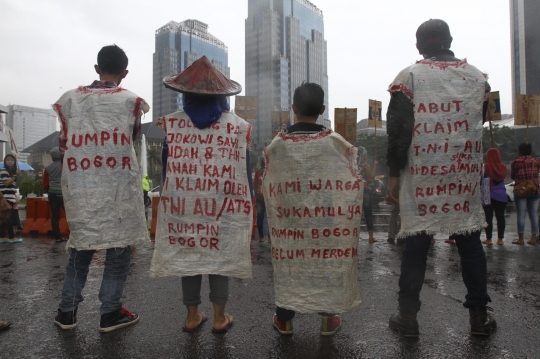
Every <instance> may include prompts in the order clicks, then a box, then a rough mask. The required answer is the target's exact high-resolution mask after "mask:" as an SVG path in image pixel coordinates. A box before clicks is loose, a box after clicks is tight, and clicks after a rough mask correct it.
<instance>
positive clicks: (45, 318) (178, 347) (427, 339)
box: [0, 204, 540, 358]
mask: <svg viewBox="0 0 540 359" xmlns="http://www.w3.org/2000/svg"><path fill="white" fill-rule="evenodd" d="M389 209H390V208H389V206H386V205H384V204H381V205H380V206H379V208H378V209H376V212H377V214H376V218H375V223H376V233H375V236H376V238H377V239H378V240H379V241H378V242H377V243H374V244H368V243H367V233H365V229H363V232H362V234H361V239H360V244H359V260H360V264H359V281H360V287H361V291H362V299H363V302H362V304H361V305H360V306H359V307H358V308H357V309H356V310H354V311H353V312H350V313H344V314H343V315H342V318H343V328H342V330H341V331H340V332H338V334H336V335H335V336H334V337H321V335H320V334H319V326H320V318H319V317H318V316H317V315H306V314H298V315H297V317H296V318H295V319H294V335H293V336H289V337H281V336H279V334H277V332H275V331H274V329H273V328H272V325H271V318H272V314H273V313H274V303H273V289H272V264H271V259H270V244H268V243H260V242H258V241H257V242H253V243H252V256H253V264H254V265H253V279H252V280H238V279H231V280H230V299H229V304H228V305H227V312H228V313H230V314H232V315H234V316H235V324H234V326H233V327H232V329H231V330H230V331H229V332H228V333H227V334H224V335H219V334H212V333H211V327H212V324H211V319H210V320H209V321H208V322H207V323H206V324H204V326H203V328H202V330H201V331H199V332H198V333H195V334H187V333H183V332H182V330H181V327H182V325H183V321H184V318H185V315H186V310H185V308H184V306H183V305H182V293H181V286H180V279H179V278H158V279H154V278H149V274H148V268H149V265H150V260H151V257H152V251H153V250H152V246H151V245H148V246H146V247H139V248H138V250H137V251H136V252H135V253H134V255H133V258H132V263H131V272H130V275H129V277H128V281H127V284H126V289H125V293H124V297H125V298H124V304H125V306H126V307H127V308H128V309H130V310H133V311H136V312H138V313H139V314H140V316H141V320H140V323H138V324H137V325H135V326H133V327H129V328H125V329H121V330H118V331H115V332H111V333H106V334H101V333H99V332H98V326H99V305H100V303H99V300H98V298H97V293H98V290H99V285H100V281H101V275H102V272H103V263H104V259H105V257H104V254H105V253H104V252H103V251H102V252H99V253H97V254H96V256H95V259H96V260H95V261H93V262H92V265H91V269H90V274H89V275H88V282H87V284H86V288H85V290H84V292H83V293H84V294H85V296H86V298H85V301H84V302H83V303H82V304H81V305H80V307H79V312H78V326H77V328H75V329H74V330H71V331H62V330H60V329H59V328H57V327H56V326H55V325H54V324H53V318H54V316H55V311H56V308H57V304H58V301H59V299H60V293H61V288H62V283H63V279H64V266H65V264H66V261H67V255H66V253H65V250H64V249H63V245H61V244H56V243H54V241H53V239H52V238H45V237H40V238H25V239H24V241H23V242H22V243H20V244H0V318H2V319H9V320H11V321H12V322H13V325H12V328H11V329H9V330H8V331H5V332H1V333H0V357H1V358H460V357H462V358H539V357H540V349H539V345H538V338H539V334H538V329H539V327H540V286H539V284H540V283H539V282H540V277H539V275H540V264H539V258H540V245H539V246H517V245H512V244H511V240H512V239H515V238H516V236H517V235H516V225H515V221H516V220H515V212H514V211H512V208H510V211H509V213H508V214H507V226H508V229H507V232H506V233H507V235H506V237H507V238H506V241H505V245H504V246H496V245H494V246H492V247H490V248H485V249H486V256H487V260H488V289H489V294H490V295H491V297H492V299H493V303H492V304H491V306H492V307H493V308H494V310H495V312H494V316H495V317H496V319H497V322H498V326H499V329H498V332H497V333H496V334H494V335H493V336H491V337H489V338H483V337H480V338H478V337H472V336H471V335H470V334H469V326H468V311H467V310H466V309H464V308H463V307H462V302H463V300H464V295H465V288H464V285H463V282H462V280H461V272H460V264H459V255H458V253H457V248H456V247H455V245H450V244H447V243H444V241H443V240H444V239H445V237H444V236H442V235H439V236H436V239H437V241H436V243H435V244H434V245H433V247H432V248H431V250H430V253H429V259H428V269H427V273H426V279H425V284H424V287H423V290H422V293H421V299H422V302H423V305H422V310H421V311H420V313H419V315H418V320H419V322H420V338H419V339H417V340H411V339H402V338H399V337H397V336H396V335H395V334H393V333H392V332H391V331H390V330H389V329H388V318H389V316H390V315H391V314H392V313H394V312H395V311H396V308H397V281H398V276H399V264H400V257H401V246H399V245H392V244H388V243H386V233H385V231H386V230H387V228H386V227H387V224H386V223H387V221H388V216H389ZM528 231H529V227H528V226H527V228H526V234H527V233H529V232H528ZM526 237H527V235H526ZM202 297H203V303H202V305H201V310H203V311H205V312H206V313H210V314H211V304H210V302H209V300H208V281H207V279H206V278H205V279H204V281H203V289H202ZM210 317H211V316H210Z"/></svg>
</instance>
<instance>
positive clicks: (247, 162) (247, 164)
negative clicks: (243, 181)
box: [246, 150, 253, 197]
mask: <svg viewBox="0 0 540 359" xmlns="http://www.w3.org/2000/svg"><path fill="white" fill-rule="evenodd" d="M246 169H247V176H248V183H249V194H250V197H253V181H252V179H251V155H250V153H249V150H246Z"/></svg>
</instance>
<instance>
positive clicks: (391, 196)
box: [386, 177, 399, 204]
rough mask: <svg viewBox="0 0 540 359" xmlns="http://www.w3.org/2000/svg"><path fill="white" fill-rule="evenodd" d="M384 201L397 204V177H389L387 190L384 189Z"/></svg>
mask: <svg viewBox="0 0 540 359" xmlns="http://www.w3.org/2000/svg"><path fill="white" fill-rule="evenodd" d="M386 201H387V202H390V203H394V204H399V177H390V180H389V181H388V190H387V191H386Z"/></svg>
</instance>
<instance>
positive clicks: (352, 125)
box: [334, 107, 358, 142]
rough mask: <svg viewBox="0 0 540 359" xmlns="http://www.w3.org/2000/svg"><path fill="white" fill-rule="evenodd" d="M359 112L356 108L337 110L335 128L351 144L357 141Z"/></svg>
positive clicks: (335, 111)
mask: <svg viewBox="0 0 540 359" xmlns="http://www.w3.org/2000/svg"><path fill="white" fill-rule="evenodd" d="M357 118H358V110H357V109H356V108H347V107H345V108H335V109H334V126H335V131H336V132H337V133H339V134H340V135H341V136H343V138H344V139H346V140H347V141H349V142H354V141H356V121H357Z"/></svg>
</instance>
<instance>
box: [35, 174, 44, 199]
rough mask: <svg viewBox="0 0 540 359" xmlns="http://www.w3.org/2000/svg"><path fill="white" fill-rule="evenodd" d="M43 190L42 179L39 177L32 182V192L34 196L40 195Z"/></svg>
mask: <svg viewBox="0 0 540 359" xmlns="http://www.w3.org/2000/svg"><path fill="white" fill-rule="evenodd" d="M44 192H45V189H44V188H43V180H42V179H41V178H40V179H38V180H36V182H34V193H35V194H36V196H38V197H41V196H43V193H44Z"/></svg>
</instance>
